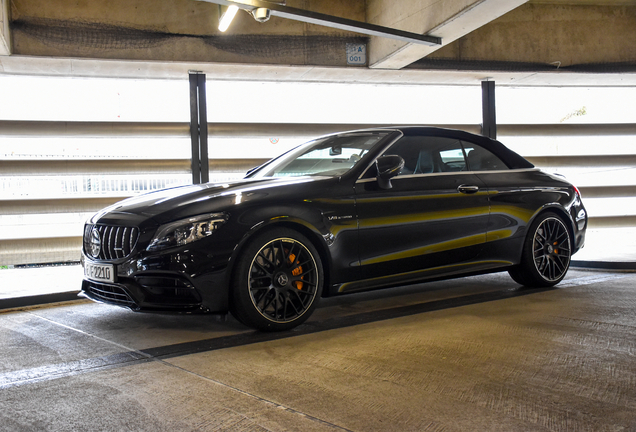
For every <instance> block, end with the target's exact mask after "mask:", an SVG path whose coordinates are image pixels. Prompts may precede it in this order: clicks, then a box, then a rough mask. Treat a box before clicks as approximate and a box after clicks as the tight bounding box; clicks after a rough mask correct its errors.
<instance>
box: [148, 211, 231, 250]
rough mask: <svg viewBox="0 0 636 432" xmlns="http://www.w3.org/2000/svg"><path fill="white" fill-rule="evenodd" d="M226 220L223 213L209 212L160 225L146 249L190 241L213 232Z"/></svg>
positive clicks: (156, 248) (184, 243)
mask: <svg viewBox="0 0 636 432" xmlns="http://www.w3.org/2000/svg"><path fill="white" fill-rule="evenodd" d="M226 221H227V215H226V214H225V213H211V214H205V215H200V216H193V217H190V218H187V219H182V220H179V221H176V222H170V223H169V224H165V225H161V226H160V227H159V229H158V230H157V233H156V234H155V236H154V237H153V238H152V241H151V242H150V245H149V246H148V247H147V248H146V250H149V251H157V250H161V249H167V248H171V247H176V246H183V245H186V244H188V243H192V242H193V241H197V240H200V239H202V238H205V237H208V236H210V235H212V234H214V231H216V230H217V229H218V228H219V227H220V226H221V225H223V224H224V223H225V222H226Z"/></svg>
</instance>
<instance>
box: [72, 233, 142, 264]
mask: <svg viewBox="0 0 636 432" xmlns="http://www.w3.org/2000/svg"><path fill="white" fill-rule="evenodd" d="M93 227H96V228H97V230H98V231H99V238H100V240H101V249H100V251H99V257H92V258H96V259H100V260H115V259H121V258H126V257H127V256H128V255H130V253H131V252H132V251H133V249H134V248H135V246H136V245H137V240H138V239H139V228H137V227H124V226H110V225H88V224H87V225H86V226H85V227H84V252H85V253H87V255H88V256H90V255H89V254H88V251H89V250H90V248H89V242H90V240H91V231H92V230H93Z"/></svg>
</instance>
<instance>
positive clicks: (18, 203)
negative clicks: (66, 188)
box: [0, 196, 128, 215]
mask: <svg viewBox="0 0 636 432" xmlns="http://www.w3.org/2000/svg"><path fill="white" fill-rule="evenodd" d="M126 198H128V196H117V197H107V198H66V199H65V198H61V199H50V200H49V199H26V200H4V201H2V200H0V214H2V215H26V214H43V213H88V212H97V211H98V210H101V209H103V208H104V207H108V206H109V205H112V204H115V203H116V202H118V201H121V200H123V199H126Z"/></svg>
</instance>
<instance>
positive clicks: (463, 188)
mask: <svg viewBox="0 0 636 432" xmlns="http://www.w3.org/2000/svg"><path fill="white" fill-rule="evenodd" d="M457 190H458V191H459V192H461V193H465V194H474V193H475V192H478V191H479V186H471V185H460V186H459V187H458V188H457Z"/></svg>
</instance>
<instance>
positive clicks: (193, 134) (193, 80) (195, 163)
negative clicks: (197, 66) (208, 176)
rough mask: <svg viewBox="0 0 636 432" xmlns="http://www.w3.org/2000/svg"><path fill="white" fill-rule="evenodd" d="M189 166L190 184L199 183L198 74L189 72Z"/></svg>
mask: <svg viewBox="0 0 636 432" xmlns="http://www.w3.org/2000/svg"><path fill="white" fill-rule="evenodd" d="M190 142H191V144H192V145H191V147H192V148H191V154H192V157H191V159H190V166H191V169H192V184H199V183H201V162H200V159H199V91H198V74H194V73H191V74H190Z"/></svg>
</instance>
